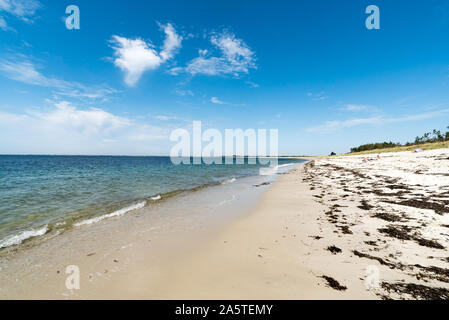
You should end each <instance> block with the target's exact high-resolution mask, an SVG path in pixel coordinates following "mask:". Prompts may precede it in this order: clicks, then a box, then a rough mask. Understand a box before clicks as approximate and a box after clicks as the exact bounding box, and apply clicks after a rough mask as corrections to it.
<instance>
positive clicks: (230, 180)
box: [221, 178, 236, 184]
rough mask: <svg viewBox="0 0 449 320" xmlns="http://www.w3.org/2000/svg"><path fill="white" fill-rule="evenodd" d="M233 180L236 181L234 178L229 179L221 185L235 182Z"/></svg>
mask: <svg viewBox="0 0 449 320" xmlns="http://www.w3.org/2000/svg"><path fill="white" fill-rule="evenodd" d="M235 180H236V179H235V178H231V179H228V180H225V181H223V182H222V183H221V184H230V183H233V182H235Z"/></svg>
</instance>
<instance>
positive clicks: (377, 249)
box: [161, 149, 449, 299]
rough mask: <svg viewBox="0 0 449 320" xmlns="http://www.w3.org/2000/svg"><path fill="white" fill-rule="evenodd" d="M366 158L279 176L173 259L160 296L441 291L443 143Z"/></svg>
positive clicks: (368, 295) (440, 295) (448, 240)
mask: <svg viewBox="0 0 449 320" xmlns="http://www.w3.org/2000/svg"><path fill="white" fill-rule="evenodd" d="M365 157H366V156H363V157H361V156H352V157H335V158H323V159H319V160H315V161H311V162H309V163H308V164H306V165H302V166H300V167H298V168H297V169H295V170H293V171H291V172H289V173H288V174H286V175H284V176H283V177H282V178H281V179H280V181H279V182H278V183H276V184H275V185H274V186H273V187H272V188H271V189H270V190H269V191H267V192H266V193H265V194H264V196H263V198H262V200H261V202H260V203H259V204H258V206H257V208H255V209H254V211H253V212H252V213H251V214H250V215H249V216H247V217H246V218H244V219H241V220H239V221H237V222H235V223H234V224H233V225H232V226H230V227H228V228H227V229H226V230H225V231H224V232H223V233H221V235H220V237H219V238H218V239H217V240H216V241H214V242H213V243H212V244H211V245H210V246H209V248H208V249H207V250H206V251H204V252H201V253H199V254H198V255H195V257H194V258H192V259H189V260H188V261H186V262H184V263H182V264H180V265H179V266H178V267H177V272H176V273H175V275H174V277H173V279H172V281H171V283H170V286H168V287H166V288H165V290H167V296H168V297H179V298H189V297H190V298H191V297H194V298H201V299H207V298H214V299H229V298H238V299H240V298H241V299H448V298H449V291H448V288H449V269H448V267H449V257H448V254H447V251H446V249H445V248H447V247H448V246H449V230H448V229H449V219H448V216H447V213H448V212H449V207H448V206H447V204H448V203H449V199H448V198H449V193H448V191H449V189H448V188H449V187H448V185H449V174H448V173H447V169H448V167H449V165H448V164H449V150H448V149H442V150H434V151H426V152H422V153H411V152H404V153H396V154H395V153H391V154H384V155H382V157H381V158H380V159H379V160H373V161H369V162H363V158H365ZM370 157H373V158H374V157H375V155H372V156H370ZM211 284H213V285H211ZM161 290H164V289H163V288H161Z"/></svg>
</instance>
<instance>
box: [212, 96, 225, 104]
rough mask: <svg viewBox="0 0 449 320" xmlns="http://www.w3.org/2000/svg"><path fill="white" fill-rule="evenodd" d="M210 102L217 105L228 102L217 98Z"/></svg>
mask: <svg viewBox="0 0 449 320" xmlns="http://www.w3.org/2000/svg"><path fill="white" fill-rule="evenodd" d="M210 102H212V103H215V104H226V102H224V101H221V100H220V99H218V98H217V97H212V98H210Z"/></svg>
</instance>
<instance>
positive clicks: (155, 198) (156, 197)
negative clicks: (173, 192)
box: [151, 194, 162, 201]
mask: <svg viewBox="0 0 449 320" xmlns="http://www.w3.org/2000/svg"><path fill="white" fill-rule="evenodd" d="M161 199H162V197H161V196H160V195H159V194H158V195H157V196H155V197H151V200H153V201H157V200H161Z"/></svg>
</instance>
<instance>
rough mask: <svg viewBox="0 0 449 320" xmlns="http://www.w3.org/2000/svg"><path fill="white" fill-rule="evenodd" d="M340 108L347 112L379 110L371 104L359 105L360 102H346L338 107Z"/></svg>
mask: <svg viewBox="0 0 449 320" xmlns="http://www.w3.org/2000/svg"><path fill="white" fill-rule="evenodd" d="M340 110H341V111H348V112H364V111H371V112H378V111H379V109H377V108H374V107H372V106H368V105H361V104H347V105H345V106H344V107H342V108H340Z"/></svg>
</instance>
